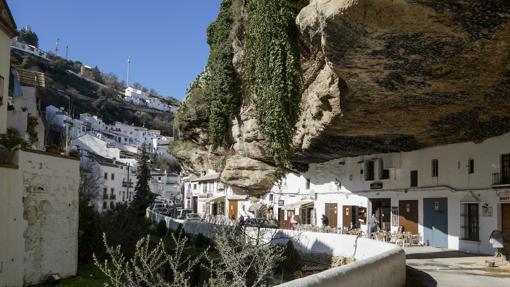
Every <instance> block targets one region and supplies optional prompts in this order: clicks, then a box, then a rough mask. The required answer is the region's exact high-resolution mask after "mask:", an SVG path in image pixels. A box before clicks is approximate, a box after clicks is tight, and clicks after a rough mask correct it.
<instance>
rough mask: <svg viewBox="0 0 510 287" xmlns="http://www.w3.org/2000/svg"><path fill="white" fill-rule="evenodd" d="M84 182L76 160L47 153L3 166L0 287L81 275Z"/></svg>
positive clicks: (31, 154) (24, 156) (22, 153)
mask: <svg viewBox="0 0 510 287" xmlns="http://www.w3.org/2000/svg"><path fill="white" fill-rule="evenodd" d="M79 180H80V179H79V162H78V161H77V160H72V159H68V158H64V157H60V156H53V155H48V154H45V153H42V152H26V151H19V152H18V161H17V167H16V166H13V167H10V168H5V167H0V223H1V226H2V232H0V286H22V285H25V284H26V285H29V284H36V283H39V282H42V281H44V280H46V279H47V276H48V275H50V274H59V275H60V276H61V277H62V278H66V277H70V276H73V275H75V274H76V270H77V266H78V188H79Z"/></svg>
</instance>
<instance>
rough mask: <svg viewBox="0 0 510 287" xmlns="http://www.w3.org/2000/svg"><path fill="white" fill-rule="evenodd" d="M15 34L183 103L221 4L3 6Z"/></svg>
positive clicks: (107, 0)
mask: <svg viewBox="0 0 510 287" xmlns="http://www.w3.org/2000/svg"><path fill="white" fill-rule="evenodd" d="M7 2H8V3H9V6H10V8H11V10H12V13H13V16H14V18H15V20H16V23H17V24H18V28H21V27H24V26H27V25H29V26H31V27H32V30H33V31H35V32H36V33H37V34H38V36H39V46H40V48H42V49H44V50H52V51H53V50H54V49H55V41H56V39H57V37H58V38H60V52H59V54H60V55H62V56H64V55H65V47H66V45H69V58H70V59H72V60H79V61H81V62H83V63H85V64H87V65H90V66H96V65H97V66H98V67H99V68H100V69H101V70H102V71H103V72H106V73H109V72H113V73H115V74H116V75H117V76H118V77H119V78H120V79H123V80H125V78H126V65H127V58H128V56H131V57H132V59H133V65H132V76H131V79H132V81H131V82H133V81H137V82H140V83H141V84H142V85H144V86H146V87H148V88H154V89H156V90H157V91H158V92H159V93H160V94H162V95H165V96H173V97H176V98H178V99H182V98H183V97H184V96H185V91H186V87H187V86H188V84H189V83H190V82H191V81H192V80H193V79H195V77H196V75H197V74H198V73H200V72H201V71H202V70H203V68H204V67H205V64H206V62H207V57H208V54H209V47H208V45H207V42H206V32H207V26H208V25H209V24H210V23H211V22H212V21H213V20H214V19H215V18H216V16H217V13H218V9H219V5H220V2H221V0H145V1H140V0H85V1H80V0H78V1H76V0H8V1H7Z"/></svg>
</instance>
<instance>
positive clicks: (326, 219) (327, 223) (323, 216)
mask: <svg viewBox="0 0 510 287" xmlns="http://www.w3.org/2000/svg"><path fill="white" fill-rule="evenodd" d="M321 221H322V227H326V226H328V225H329V219H328V217H327V216H326V214H323V215H322V218H321Z"/></svg>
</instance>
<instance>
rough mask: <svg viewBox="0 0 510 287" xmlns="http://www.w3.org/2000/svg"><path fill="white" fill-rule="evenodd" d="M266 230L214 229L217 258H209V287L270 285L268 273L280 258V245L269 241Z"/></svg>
mask: <svg viewBox="0 0 510 287" xmlns="http://www.w3.org/2000/svg"><path fill="white" fill-rule="evenodd" d="M273 237H274V233H272V232H271V231H270V230H268V229H262V230H261V229H257V228H241V227H234V228H229V229H224V228H221V229H218V232H217V233H216V237H215V239H214V247H215V248H216V250H217V251H218V254H219V258H217V259H213V260H210V263H211V264H210V266H209V272H210V273H211V277H210V279H209V284H210V286H214V287H216V286H218V287H219V286H231V287H249V286H250V287H258V286H272V285H273V284H272V283H274V282H273V277H272V276H271V275H272V273H273V271H274V270H275V268H276V266H277V264H278V263H279V262H280V261H281V260H282V258H283V257H282V253H283V248H282V246H280V245H275V244H272V239H273Z"/></svg>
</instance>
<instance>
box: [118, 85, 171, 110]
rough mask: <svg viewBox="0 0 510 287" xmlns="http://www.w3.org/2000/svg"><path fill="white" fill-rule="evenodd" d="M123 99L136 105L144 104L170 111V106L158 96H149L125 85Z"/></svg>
mask: <svg viewBox="0 0 510 287" xmlns="http://www.w3.org/2000/svg"><path fill="white" fill-rule="evenodd" d="M124 99H125V100H126V101H128V102H131V103H133V104H135V105H138V106H146V107H149V108H151V109H156V110H160V111H164V112H168V111H170V106H169V105H168V104H166V103H165V102H163V101H161V100H160V99H159V98H157V97H154V96H151V95H150V94H149V93H146V92H144V91H141V90H138V89H135V88H132V87H127V88H126V90H125V93H124Z"/></svg>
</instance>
